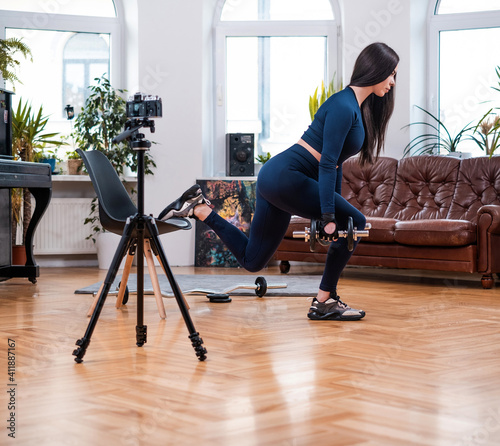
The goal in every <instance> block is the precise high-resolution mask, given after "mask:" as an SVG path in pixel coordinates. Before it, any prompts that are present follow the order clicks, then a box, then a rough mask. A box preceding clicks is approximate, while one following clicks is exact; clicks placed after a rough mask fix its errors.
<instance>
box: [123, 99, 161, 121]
mask: <svg viewBox="0 0 500 446" xmlns="http://www.w3.org/2000/svg"><path fill="white" fill-rule="evenodd" d="M126 110H127V118H161V116H162V106H161V98H159V97H158V96H152V95H144V94H142V93H136V94H134V96H130V97H129V99H128V101H127V103H126Z"/></svg>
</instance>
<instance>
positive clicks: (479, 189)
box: [448, 156, 500, 223]
mask: <svg viewBox="0 0 500 446" xmlns="http://www.w3.org/2000/svg"><path fill="white" fill-rule="evenodd" d="M487 204H497V205H500V157H498V156H494V157H493V158H491V159H489V158H488V157H481V158H469V159H465V160H463V161H462V162H461V165H460V171H459V173H458V180H457V186H456V190H455V195H454V197H453V201H452V203H451V207H450V212H449V214H448V218H451V219H454V220H469V221H472V222H473V223H477V216H478V212H477V211H478V209H479V208H480V207H481V206H483V205H487Z"/></svg>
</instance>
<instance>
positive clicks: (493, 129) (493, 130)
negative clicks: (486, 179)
mask: <svg viewBox="0 0 500 446" xmlns="http://www.w3.org/2000/svg"><path fill="white" fill-rule="evenodd" d="M470 139H472V140H473V141H474V142H475V143H476V144H477V145H478V146H479V148H480V149H481V150H483V151H484V153H485V155H486V156H488V157H489V158H491V157H492V156H493V154H494V153H495V150H496V149H497V148H498V147H499V145H500V116H496V115H493V116H492V117H491V118H490V117H483V118H482V119H481V120H480V121H479V123H478V124H477V126H476V128H475V129H474V133H472V135H471V136H470Z"/></svg>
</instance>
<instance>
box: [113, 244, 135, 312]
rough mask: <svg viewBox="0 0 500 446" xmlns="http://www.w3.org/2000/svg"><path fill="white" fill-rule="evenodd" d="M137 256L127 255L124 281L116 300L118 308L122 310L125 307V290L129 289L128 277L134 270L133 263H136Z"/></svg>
mask: <svg viewBox="0 0 500 446" xmlns="http://www.w3.org/2000/svg"><path fill="white" fill-rule="evenodd" d="M134 257H135V254H130V253H129V254H127V260H125V267H124V268H123V274H122V280H121V282H120V289H119V290H118V296H117V298H116V308H117V309H118V308H120V307H121V306H122V305H123V297H124V296H125V290H126V289H127V283H128V276H129V275H130V269H131V268H132V262H133V261H134Z"/></svg>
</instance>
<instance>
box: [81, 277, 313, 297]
mask: <svg viewBox="0 0 500 446" xmlns="http://www.w3.org/2000/svg"><path fill="white" fill-rule="evenodd" d="M257 277H259V276H255V275H253V276H252V275H218V274H217V275H216V274H209V275H205V274H177V275H176V276H175V280H176V281H177V284H178V285H179V287H180V289H181V290H182V292H183V293H185V294H189V293H190V292H191V291H192V290H210V291H213V292H215V293H222V292H224V290H227V289H232V288H235V287H237V286H238V285H242V286H249V285H250V286H253V285H255V281H256V279H257ZM260 277H264V278H265V280H266V282H267V285H268V290H267V292H266V294H265V295H266V296H316V293H317V291H318V286H319V283H320V280H321V276H287V275H280V276H276V275H269V276H266V275H264V274H263V275H262V276H260ZM120 281H121V275H118V276H117V277H116V279H115V281H114V282H113V284H112V285H111V290H110V291H111V292H113V291H117V290H118V287H119V284H120ZM158 281H159V283H160V289H161V291H162V294H163V295H164V296H168V295H171V294H172V288H171V287H170V284H169V282H168V279H167V277H166V276H164V275H163V274H159V275H158ZM101 284H102V282H97V283H94V284H92V285H89V286H87V287H84V288H80V289H78V290H76V291H75V294H94V293H97V291H99V287H100V286H101ZM273 285H286V288H285V287H280V288H272V286H273ZM127 286H128V289H129V292H130V293H135V292H137V276H136V275H135V274H130V275H129V279H128V284H127ZM144 292H145V293H146V294H152V293H153V286H152V285H151V279H150V278H149V275H147V274H145V275H144ZM193 294H194V293H193ZM199 294H202V293H201V292H200V293H199ZM228 294H230V295H231V296H237V295H240V296H256V293H255V290H252V289H245V288H241V289H234V290H233V291H231V292H229V293H228Z"/></svg>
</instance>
